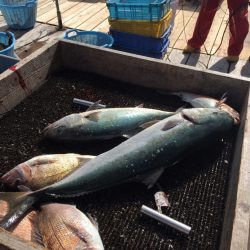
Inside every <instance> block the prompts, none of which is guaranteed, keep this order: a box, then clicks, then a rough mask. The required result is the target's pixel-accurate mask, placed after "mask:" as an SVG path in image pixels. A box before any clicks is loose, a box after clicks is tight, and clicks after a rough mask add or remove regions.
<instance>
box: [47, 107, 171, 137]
mask: <svg viewBox="0 0 250 250" xmlns="http://www.w3.org/2000/svg"><path fill="white" fill-rule="evenodd" d="M173 114H174V113H173V112H167V111H161V110H156V109H147V108H141V107H135V108H107V109H97V110H90V111H87V112H84V113H79V114H71V115H68V116H65V117H63V118H62V119H60V120H58V121H56V122H54V123H52V124H50V125H49V126H47V127H46V128H45V129H44V131H43V136H44V138H46V139H50V140H54V141H90V140H106V139H112V138H115V137H121V136H123V137H126V138H129V137H131V136H133V135H135V134H137V133H138V132H140V131H142V130H143V129H144V128H145V127H148V126H150V125H151V124H150V122H151V121H155V120H162V119H165V118H166V117H169V116H171V115H173Z"/></svg>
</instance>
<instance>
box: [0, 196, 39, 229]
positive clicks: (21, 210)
mask: <svg viewBox="0 0 250 250" xmlns="http://www.w3.org/2000/svg"><path fill="white" fill-rule="evenodd" d="M0 200H3V201H5V202H7V204H8V213H7V214H6V215H5V216H4V217H3V219H2V220H1V221H0V227H2V228H5V229H7V228H9V227H10V226H11V225H13V224H14V223H16V222H17V221H18V220H19V218H20V217H22V216H23V215H24V214H25V213H26V212H27V211H28V210H29V209H30V207H31V206H32V205H33V204H34V203H35V201H36V196H34V195H33V193H30V192H4V193H3V192H2V193H1V192H0Z"/></svg>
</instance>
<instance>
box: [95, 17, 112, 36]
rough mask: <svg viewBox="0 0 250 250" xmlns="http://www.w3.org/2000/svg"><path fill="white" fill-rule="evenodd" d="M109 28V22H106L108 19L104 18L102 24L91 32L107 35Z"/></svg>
mask: <svg viewBox="0 0 250 250" xmlns="http://www.w3.org/2000/svg"><path fill="white" fill-rule="evenodd" d="M109 27H110V25H109V21H108V18H106V19H105V20H104V21H103V22H102V23H100V24H99V25H98V26H96V27H95V28H94V29H93V30H95V31H100V32H105V33H108V31H109Z"/></svg>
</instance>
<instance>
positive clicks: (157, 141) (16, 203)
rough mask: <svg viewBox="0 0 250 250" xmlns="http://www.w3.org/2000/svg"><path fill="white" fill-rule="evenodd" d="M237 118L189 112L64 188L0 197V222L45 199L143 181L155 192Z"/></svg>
mask: <svg viewBox="0 0 250 250" xmlns="http://www.w3.org/2000/svg"><path fill="white" fill-rule="evenodd" d="M233 126H234V117H232V116H231V114H229V113H227V112H225V111H224V110H220V109H217V108H192V109H184V110H182V111H180V112H179V113H177V114H175V115H173V116H171V117H168V118H166V119H164V120H162V121H159V122H156V123H155V124H154V125H152V126H150V127H149V128H147V129H145V130H143V131H142V132H140V133H138V134H136V135H135V136H133V137H131V138H130V139H128V140H126V141H124V142H123V143H121V144H120V145H118V146H117V147H115V148H113V149H111V150H109V151H107V152H105V153H103V154H100V155H98V156H96V157H95V158H94V159H93V160H91V161H88V162H87V163H85V164H84V165H83V166H82V167H79V168H78V169H76V170H75V171H74V172H73V173H72V174H70V175H68V176H66V177H65V178H64V179H62V180H61V181H59V182H56V183H54V184H52V185H50V186H47V187H45V188H42V189H40V190H37V191H35V192H31V193H27V192H26V193H19V194H18V193H0V200H5V201H7V202H8V204H9V206H10V210H9V213H8V214H7V215H6V216H5V217H4V218H3V220H2V221H1V222H0V226H2V227H4V228H8V227H9V226H11V224H12V223H14V222H15V221H16V220H18V217H20V216H21V215H22V214H24V213H25V212H26V211H27V210H28V209H29V208H30V207H31V206H32V204H34V203H39V202H41V200H42V199H43V198H46V199H50V200H53V199H55V198H56V197H74V196H79V195H85V194H88V193H92V192H95V191H98V190H102V189H105V188H109V187H111V186H115V185H119V184H121V183H125V182H130V181H140V182H143V183H145V184H147V185H148V186H149V187H150V186H152V185H153V184H154V183H155V182H156V180H157V179H158V178H159V176H160V175H161V174H162V173H163V171H164V169H165V168H166V167H169V166H173V165H174V164H175V163H176V162H177V161H179V160H180V159H181V158H183V156H185V155H187V154H189V153H190V152H193V151H194V150H196V149H197V148H200V147H201V146H202V145H207V144H209V143H213V142H214V141H215V140H216V139H218V138H221V136H223V135H225V134H227V133H229V132H230V131H231V130H232V128H233Z"/></svg>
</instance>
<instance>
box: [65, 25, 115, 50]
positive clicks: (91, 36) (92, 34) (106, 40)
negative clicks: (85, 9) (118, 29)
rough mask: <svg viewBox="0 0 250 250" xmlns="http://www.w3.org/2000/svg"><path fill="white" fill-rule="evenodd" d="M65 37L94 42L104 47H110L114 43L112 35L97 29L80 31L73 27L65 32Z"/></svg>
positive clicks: (88, 42) (82, 41) (72, 39)
mask: <svg viewBox="0 0 250 250" xmlns="http://www.w3.org/2000/svg"><path fill="white" fill-rule="evenodd" d="M64 38H65V39H68V40H71V41H77V42H81V43H87V44H92V45H96V46H100V47H104V48H110V47H112V45H113V43H114V39H113V38H112V36H110V35H108V34H106V33H102V32H97V31H80V30H76V29H71V30H67V31H66V32H65V35H64Z"/></svg>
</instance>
